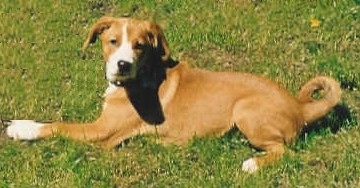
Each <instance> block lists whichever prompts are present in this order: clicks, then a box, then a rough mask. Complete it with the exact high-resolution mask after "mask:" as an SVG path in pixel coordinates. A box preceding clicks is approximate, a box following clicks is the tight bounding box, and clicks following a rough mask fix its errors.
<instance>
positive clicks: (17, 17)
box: [0, 0, 360, 187]
mask: <svg viewBox="0 0 360 188" xmlns="http://www.w3.org/2000/svg"><path fill="white" fill-rule="evenodd" d="M359 12H360V7H359V1H356V0H336V1H335V0H324V1H306V2H300V1H295V0H286V1H280V0H274V1H262V0H253V1H250V0H238V1H221V0H219V1H210V0H209V1H207V0H206V1H198V0H192V1H190V0H184V1H161V0H157V1H150V0H139V1H115V0H110V1H105V0H87V1H48V0H44V1H35V0H30V1H29V0H3V1H1V2H0V15H1V18H2V20H1V21H2V23H1V25H0V33H1V34H0V66H1V71H0V96H1V97H0V118H1V119H4V120H7V119H35V120H41V121H54V120H61V121H77V122H89V121H93V120H95V119H96V117H98V115H99V113H100V111H101V107H102V97H101V96H102V94H103V91H104V90H105V88H106V81H105V80H104V76H103V74H104V73H103V71H104V70H103V59H102V57H101V51H100V45H99V44H96V45H95V46H94V47H91V48H90V49H89V50H88V51H87V52H86V53H85V54H83V53H82V52H81V51H80V48H81V46H82V42H83V40H84V39H85V36H86V35H87V31H88V29H89V27H90V26H91V24H92V23H93V22H94V21H95V20H96V19H98V18H99V17H100V16H102V15H114V16H123V15H127V16H132V17H135V18H140V19H151V20H155V21H157V22H158V23H160V24H161V25H162V26H163V28H164V30H165V33H166V36H167V39H168V41H169V43H170V45H171V48H172V51H173V56H174V57H176V58H177V59H181V60H187V61H189V63H190V64H192V65H193V66H196V67H201V68H206V69H210V70H216V71H241V72H252V73H254V74H260V75H263V76H267V77H270V78H271V79H273V80H275V81H277V82H279V83H280V84H282V85H284V86H285V87H286V88H287V89H288V90H289V91H291V92H292V93H293V94H296V92H297V91H298V88H299V87H300V86H301V84H302V83H304V82H306V81H307V80H309V79H310V78H311V77H313V76H316V75H327V76H332V77H334V78H335V79H337V80H338V81H339V82H340V83H341V86H342V88H343V98H342V103H341V106H339V107H337V108H336V110H334V111H333V112H332V113H331V114H330V115H329V116H327V118H325V119H324V120H321V121H319V122H317V123H316V124H314V125H313V126H312V128H311V129H309V130H306V132H304V134H303V135H302V136H301V137H300V139H299V140H298V141H297V142H296V143H295V144H294V145H292V146H290V147H291V149H292V150H294V151H296V152H295V154H294V155H293V156H285V157H284V158H283V159H282V160H281V161H279V162H277V163H275V164H274V165H271V166H269V167H266V168H265V169H263V170H261V171H260V172H259V173H256V174H254V175H248V174H245V173H243V172H241V163H242V161H243V160H245V159H247V158H248V157H250V156H251V155H257V154H259V152H257V151H254V150H252V149H251V148H250V147H249V145H248V143H247V142H246V141H245V140H244V139H243V138H242V137H241V135H240V134H239V133H236V132H235V133H233V132H231V133H229V134H227V135H226V136H224V137H222V138H202V139H194V140H193V141H192V142H191V143H190V144H189V145H188V146H185V147H176V146H169V147H163V146H161V145H157V144H155V142H153V141H152V138H150V137H145V138H144V137H136V138H133V139H131V140H130V141H129V142H128V143H126V144H124V146H123V147H121V148H118V149H115V150H110V151H108V150H103V149H100V148H99V147H98V146H97V145H89V144H85V143H80V142H74V141H71V140H68V139H66V138H61V137H55V138H51V139H48V140H46V141H37V142H20V141H12V140H9V139H7V138H6V136H5V134H4V130H5V127H6V126H5V125H4V124H1V125H0V128H1V135H0V187H170V186H171V187H359V186H360V178H359V177H360V159H359V156H360V152H359V149H358V148H360V129H359V127H358V126H357V125H358V122H359V121H360V116H359V112H360V108H359V107H360V97H359V96H360V95H359V86H360V76H359V75H360V64H359V59H360V56H359V54H360V46H359V44H360V39H359V31H360V25H359V24H358V23H359V19H360V13H359ZM312 19H315V20H318V21H319V25H318V26H316V27H311V20H312Z"/></svg>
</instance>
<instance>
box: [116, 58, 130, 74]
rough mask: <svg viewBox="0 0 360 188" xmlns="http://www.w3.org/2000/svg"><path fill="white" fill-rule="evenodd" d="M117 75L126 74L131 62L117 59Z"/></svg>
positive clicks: (128, 71) (128, 72)
mask: <svg viewBox="0 0 360 188" xmlns="http://www.w3.org/2000/svg"><path fill="white" fill-rule="evenodd" d="M117 64H118V68H119V75H120V76H128V75H129V74H130V72H131V63H130V62H128V61H123V60H120V61H118V63H117Z"/></svg>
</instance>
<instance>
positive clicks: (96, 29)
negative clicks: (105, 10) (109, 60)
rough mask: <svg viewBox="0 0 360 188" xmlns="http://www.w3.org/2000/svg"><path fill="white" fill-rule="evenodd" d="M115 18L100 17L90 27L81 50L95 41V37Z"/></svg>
mask: <svg viewBox="0 0 360 188" xmlns="http://www.w3.org/2000/svg"><path fill="white" fill-rule="evenodd" d="M115 20H116V18H114V17H109V16H104V17H101V18H100V19H99V20H98V21H97V22H96V23H95V24H94V25H93V26H92V27H91V29H90V31H89V34H88V37H87V38H86V40H85V42H84V45H83V47H82V50H85V49H86V48H87V47H88V46H89V45H90V44H92V43H94V42H96V39H97V37H98V36H99V35H100V34H101V33H102V32H103V31H104V30H106V29H108V28H109V27H110V26H111V24H112V23H113V22H114V21H115Z"/></svg>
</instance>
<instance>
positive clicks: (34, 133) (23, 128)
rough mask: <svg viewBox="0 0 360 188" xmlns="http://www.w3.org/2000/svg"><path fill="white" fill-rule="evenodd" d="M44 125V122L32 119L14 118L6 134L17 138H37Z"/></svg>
mask: <svg viewBox="0 0 360 188" xmlns="http://www.w3.org/2000/svg"><path fill="white" fill-rule="evenodd" d="M42 126H44V124H42V123H37V122H35V121H32V120H12V121H11V123H10V126H9V127H7V129H6V134H7V135H8V136H9V137H10V138H13V139H15V140H35V139H37V138H38V137H39V132H40V128H41V127H42Z"/></svg>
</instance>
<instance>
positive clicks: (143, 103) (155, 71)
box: [122, 47, 173, 125]
mask: <svg viewBox="0 0 360 188" xmlns="http://www.w3.org/2000/svg"><path fill="white" fill-rule="evenodd" d="M145 51H146V52H147V53H144V54H143V55H142V56H141V57H139V59H141V62H140V61H139V62H137V63H136V65H135V66H136V67H133V68H136V69H137V70H136V77H135V78H132V79H130V80H127V81H125V82H123V83H122V84H123V86H124V88H125V90H126V93H127V96H128V98H129V100H130V101H131V103H132V105H133V107H134V108H135V110H136V112H137V113H138V114H139V116H140V117H141V118H142V119H143V120H144V121H145V122H147V123H149V124H151V125H159V124H161V123H163V122H164V121H165V117H164V112H163V110H162V106H161V103H160V99H159V95H158V91H159V87H160V85H161V83H162V82H163V81H164V80H165V79H166V68H167V63H164V62H162V60H161V56H159V55H157V54H158V53H157V52H156V49H154V48H151V47H149V48H148V49H145ZM172 61H173V60H172ZM172 66H173V65H172Z"/></svg>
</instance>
